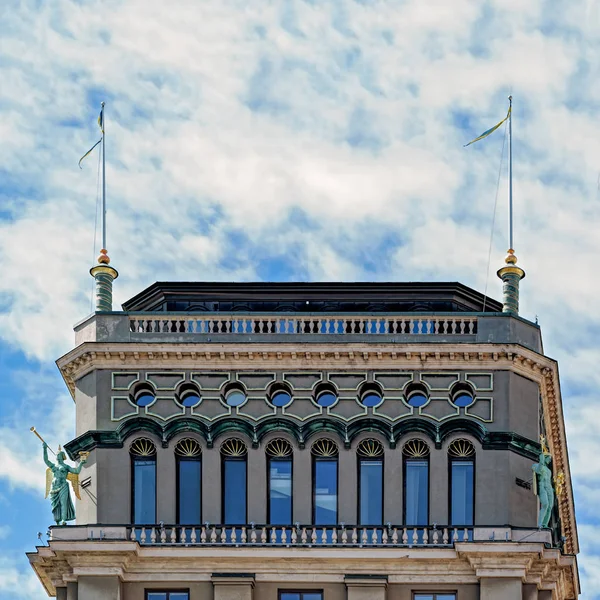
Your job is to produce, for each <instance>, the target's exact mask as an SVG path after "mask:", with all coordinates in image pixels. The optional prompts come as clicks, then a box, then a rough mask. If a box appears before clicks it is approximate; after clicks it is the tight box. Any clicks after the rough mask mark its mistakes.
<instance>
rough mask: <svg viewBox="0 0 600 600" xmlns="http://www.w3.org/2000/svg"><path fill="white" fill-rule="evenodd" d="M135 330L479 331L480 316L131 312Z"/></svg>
mask: <svg viewBox="0 0 600 600" xmlns="http://www.w3.org/2000/svg"><path fill="white" fill-rule="evenodd" d="M129 329H130V331H131V332H133V333H159V334H160V333H184V334H187V333H190V334H193V333H197V334H247V335H276V334H288V335H352V334H354V335H476V334H477V317H470V316H465V317H460V316H458V315H457V316H427V317H407V316H385V317H375V316H365V315H362V316H351V315H348V316H346V315H344V316H340V315H334V316H327V317H322V316H315V315H312V316H308V315H307V316H287V317H274V316H248V315H226V314H219V315H206V316H203V315H199V316H198V315H193V316H192V315H164V314H163V315H161V314H160V313H157V314H155V315H144V316H143V317H142V316H134V315H130V316H129Z"/></svg>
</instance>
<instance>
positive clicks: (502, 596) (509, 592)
mask: <svg viewBox="0 0 600 600" xmlns="http://www.w3.org/2000/svg"><path fill="white" fill-rule="evenodd" d="M479 598H480V600H522V598H523V584H522V583H521V580H520V579H517V578H516V577H482V578H481V580H480V582H479Z"/></svg>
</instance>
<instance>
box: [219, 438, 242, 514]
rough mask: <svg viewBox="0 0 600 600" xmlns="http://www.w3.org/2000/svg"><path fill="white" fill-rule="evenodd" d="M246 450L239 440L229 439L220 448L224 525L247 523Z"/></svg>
mask: <svg viewBox="0 0 600 600" xmlns="http://www.w3.org/2000/svg"><path fill="white" fill-rule="evenodd" d="M247 454H248V449H247V448H246V444H244V442H242V441H241V440H237V439H230V440H227V441H226V442H224V444H223V445H222V446H221V457H222V461H223V462H222V466H223V471H222V513H223V523H224V524H226V525H243V524H245V523H246V522H247V520H248V516H247V514H246V512H247V475H246V471H247V469H246V458H247Z"/></svg>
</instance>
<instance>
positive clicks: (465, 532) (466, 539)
mask: <svg viewBox="0 0 600 600" xmlns="http://www.w3.org/2000/svg"><path fill="white" fill-rule="evenodd" d="M462 539H463V542H468V541H469V530H468V529H467V528H466V527H465V530H464V531H463V538H462Z"/></svg>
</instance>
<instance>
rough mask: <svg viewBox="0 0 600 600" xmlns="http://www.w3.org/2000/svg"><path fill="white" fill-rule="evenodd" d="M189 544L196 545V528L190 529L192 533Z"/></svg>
mask: <svg viewBox="0 0 600 600" xmlns="http://www.w3.org/2000/svg"><path fill="white" fill-rule="evenodd" d="M190 542H191V543H192V544H195V543H196V528H195V527H192V533H191V534H190Z"/></svg>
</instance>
